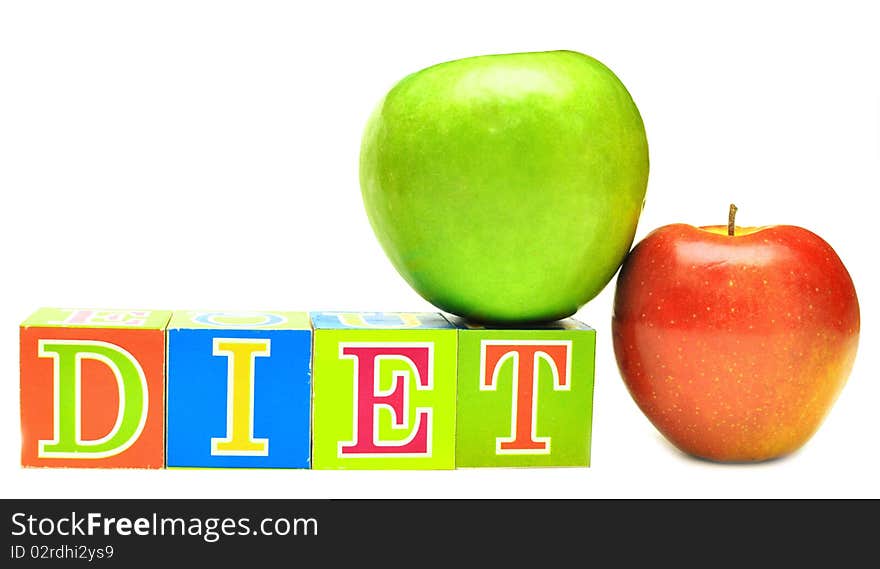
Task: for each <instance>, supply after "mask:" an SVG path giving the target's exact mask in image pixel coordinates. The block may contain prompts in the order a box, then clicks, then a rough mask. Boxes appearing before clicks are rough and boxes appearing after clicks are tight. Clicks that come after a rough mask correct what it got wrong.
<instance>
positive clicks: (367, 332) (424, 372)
mask: <svg viewBox="0 0 880 569" xmlns="http://www.w3.org/2000/svg"><path fill="white" fill-rule="evenodd" d="M311 317H312V325H313V327H314V334H315V342H314V349H315V353H314V364H313V366H314V377H313V407H314V411H313V412H314V437H313V444H312V459H313V468H316V469H387V470H398V469H451V468H454V467H455V398H456V388H455V382H456V349H457V338H458V335H457V331H456V330H455V328H454V327H453V326H452V325H451V324H450V323H449V322H448V321H447V320H446V319H445V318H443V316H441V315H440V314H437V313H343V312H313V313H311Z"/></svg>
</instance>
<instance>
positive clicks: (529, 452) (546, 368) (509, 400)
mask: <svg viewBox="0 0 880 569" xmlns="http://www.w3.org/2000/svg"><path fill="white" fill-rule="evenodd" d="M450 321H451V322H452V323H454V324H455V325H456V326H457V327H458V328H459V344H458V406H457V413H458V424H457V428H456V465H457V466H463V467H468V466H589V464H590V434H591V423H592V408H593V376H594V365H595V349H596V332H595V330H593V329H592V328H590V327H588V326H585V325H584V324H581V323H580V322H578V321H576V320H574V319H571V318H569V319H566V320H562V321H559V322H554V323H548V324H543V325H536V326H528V327H512V328H498V327H492V328H484V327H481V326H476V325H472V324H468V323H467V322H465V321H463V320H461V319H460V318H456V317H450Z"/></svg>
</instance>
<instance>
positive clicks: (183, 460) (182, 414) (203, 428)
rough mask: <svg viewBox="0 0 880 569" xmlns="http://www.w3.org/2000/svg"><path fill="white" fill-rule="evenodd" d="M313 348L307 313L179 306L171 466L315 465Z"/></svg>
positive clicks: (173, 330) (174, 328) (173, 334)
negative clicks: (312, 454)
mask: <svg viewBox="0 0 880 569" xmlns="http://www.w3.org/2000/svg"><path fill="white" fill-rule="evenodd" d="M311 352H312V331H311V325H310V323H309V317H308V314H307V313H305V312H271V313H270V312H266V313H262V312H261V313H226V312H197V311H184V312H177V311H175V313H174V316H173V317H172V318H171V322H170V323H169V325H168V466H169V467H216V468H229V467H249V468H308V467H309V463H310V453H309V450H310V423H311V355H312V353H311Z"/></svg>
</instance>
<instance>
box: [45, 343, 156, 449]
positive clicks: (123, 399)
mask: <svg viewBox="0 0 880 569" xmlns="http://www.w3.org/2000/svg"><path fill="white" fill-rule="evenodd" d="M38 350H39V351H38V355H39V357H41V358H52V360H53V361H54V364H55V371H54V406H55V409H54V413H53V416H54V427H55V429H54V434H53V438H52V440H49V441H46V440H41V441H39V443H38V448H37V456H39V457H40V458H86V459H88V458H91V459H97V458H107V457H110V456H115V455H117V454H119V453H121V452H123V451H125V450H126V449H127V448H128V447H130V446H131V445H132V444H134V442H135V441H136V440H137V439H138V437H139V436H140V434H141V431H143V429H144V424H145V423H146V421H147V408H148V397H147V379H146V377H145V376H144V370H143V369H142V368H141V365H140V363H138V361H137V360H136V359H135V358H134V356H132V355H131V354H130V353H129V352H127V351H126V350H124V349H123V348H121V347H119V346H117V345H115V344H110V343H108V342H100V341H95V340H40V341H39V342H38ZM83 360H95V361H98V362H101V363H103V364H104V365H106V366H107V368H109V370H110V372H111V373H112V374H113V377H114V378H115V379H116V386H117V388H118V390H119V411H118V413H117V415H116V422H115V424H114V425H113V428H112V429H110V432H109V433H107V434H106V435H105V436H103V437H101V438H99V439H94V440H88V441H86V440H83V438H82V381H83V378H82V362H83Z"/></svg>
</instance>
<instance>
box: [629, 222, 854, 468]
mask: <svg viewBox="0 0 880 569" xmlns="http://www.w3.org/2000/svg"><path fill="white" fill-rule="evenodd" d="M859 326H860V321H859V303H858V299H857V297H856V291H855V288H854V286H853V282H852V279H851V278H850V275H849V273H848V272H847V270H846V268H845V267H844V265H843V263H842V262H841V260H840V258H839V257H838V256H837V254H836V253H835V251H834V249H832V248H831V246H830V245H828V243H826V242H825V241H824V240H822V239H821V238H820V237H819V236H817V235H815V234H814V233H811V232H810V231H808V230H806V229H803V228H800V227H795V226H790V225H776V226H767V227H758V228H736V229H735V234H734V236H729V235H727V227H719V226H711V227H702V228H697V227H694V226H691V225H684V224H675V225H667V226H664V227H661V228H659V229H656V230H655V231H653V232H652V233H650V234H649V235H647V236H646V237H645V238H644V239H643V240H642V241H641V242H640V243H639V244H638V245H637V246H636V247H635V248H634V249H633V250H632V251H631V252H630V254H629V256H628V257H627V258H626V260H625V261H624V263H623V266H622V267H621V272H620V275H619V276H618V279H617V288H616V291H615V299H614V315H613V318H612V334H613V338H614V352H615V356H616V357H617V363H618V367H619V369H620V373H621V375H622V377H623V380H624V382H625V383H626V386H627V388H628V389H629V392H630V394H631V395H632V397H633V399H634V400H635V402H636V403H637V404H638V406H639V407H640V408H641V410H642V411H643V412H644V414H645V415H646V416H647V417H648V419H649V420H650V421H651V422H652V423H653V424H654V426H656V427H657V429H658V430H659V431H660V432H661V433H663V435H664V436H665V437H666V438H667V439H668V440H669V441H671V442H672V443H673V444H674V445H675V446H676V447H678V448H679V449H681V450H682V451H684V452H686V453H689V454H692V455H695V456H698V457H702V458H706V459H709V460H714V461H720V462H750V461H760V460H767V459H771V458H776V457H779V456H783V455H785V454H788V453H791V452H793V451H795V450H797V449H798V448H800V447H801V446H802V445H803V444H804V443H806V442H807V440H809V439H810V437H811V436H812V435H813V434H814V433H815V432H816V430H817V429H818V428H819V426H820V425H821V423H822V421H823V420H824V418H825V416H826V415H827V413H828V411H829V410H830V409H831V406H832V405H833V404H834V401H835V400H836V399H837V396H838V395H839V394H840V391H841V389H842V388H843V386H844V384H845V383H846V380H847V377H848V376H849V373H850V370H851V369H852V365H853V361H854V360H855V355H856V348H857V345H858V338H859Z"/></svg>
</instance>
